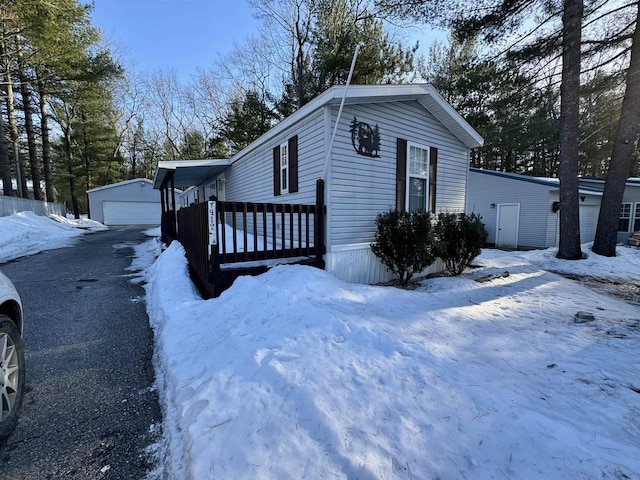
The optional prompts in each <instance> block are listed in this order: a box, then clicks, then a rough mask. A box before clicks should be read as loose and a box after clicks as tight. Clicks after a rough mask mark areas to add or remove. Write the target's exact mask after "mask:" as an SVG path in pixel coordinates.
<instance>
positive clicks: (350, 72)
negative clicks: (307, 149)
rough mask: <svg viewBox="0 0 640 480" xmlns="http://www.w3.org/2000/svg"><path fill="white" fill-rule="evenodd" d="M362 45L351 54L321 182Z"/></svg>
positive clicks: (325, 175) (324, 177)
mask: <svg viewBox="0 0 640 480" xmlns="http://www.w3.org/2000/svg"><path fill="white" fill-rule="evenodd" d="M362 45H363V43H362V42H360V43H358V45H356V51H355V52H354V53H353V59H352V60H351V68H350V69H349V76H348V77H347V83H346V84H345V86H344V92H343V93H342V100H341V101H340V108H339V109H338V116H337V117H336V124H335V125H334V126H333V134H332V135H331V141H330V142H329V147H328V148H327V156H326V157H325V158H324V168H323V169H322V179H323V180H326V177H327V168H328V167H329V158H330V157H331V147H332V146H333V140H334V139H335V138H336V131H337V130H338V124H339V123H340V116H341V115H342V108H343V107H344V101H345V99H346V98H347V89H348V88H349V84H350V83H351V76H352V75H353V70H354V68H355V66H356V59H357V58H358V52H360V47H362Z"/></svg>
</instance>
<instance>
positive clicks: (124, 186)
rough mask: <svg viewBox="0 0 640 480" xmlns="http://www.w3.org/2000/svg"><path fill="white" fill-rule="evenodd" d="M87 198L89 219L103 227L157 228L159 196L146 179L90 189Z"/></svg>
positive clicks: (159, 207)
mask: <svg viewBox="0 0 640 480" xmlns="http://www.w3.org/2000/svg"><path fill="white" fill-rule="evenodd" d="M87 196H88V197H89V216H90V218H91V219H93V220H96V221H98V222H101V223H104V224H105V225H160V215H161V213H162V208H161V203H160V195H159V194H158V192H157V191H156V190H154V189H153V182H152V181H151V180H148V179H146V178H136V179H134V180H127V181H124V182H119V183H112V184H111V185H105V186H103V187H98V188H93V189H91V190H87Z"/></svg>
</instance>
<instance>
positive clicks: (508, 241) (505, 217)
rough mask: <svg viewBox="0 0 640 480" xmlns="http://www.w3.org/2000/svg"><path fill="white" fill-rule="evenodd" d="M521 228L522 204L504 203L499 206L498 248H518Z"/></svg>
mask: <svg viewBox="0 0 640 480" xmlns="http://www.w3.org/2000/svg"><path fill="white" fill-rule="evenodd" d="M519 228H520V204H519V203H502V204H500V205H498V221H497V229H498V231H497V232H496V247H498V248H517V247H518V229H519Z"/></svg>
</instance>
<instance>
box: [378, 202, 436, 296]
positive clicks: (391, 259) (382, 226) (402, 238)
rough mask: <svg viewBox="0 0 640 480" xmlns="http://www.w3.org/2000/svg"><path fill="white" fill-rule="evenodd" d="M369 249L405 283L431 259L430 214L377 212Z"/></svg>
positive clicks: (392, 211)
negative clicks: (374, 231) (373, 239)
mask: <svg viewBox="0 0 640 480" xmlns="http://www.w3.org/2000/svg"><path fill="white" fill-rule="evenodd" d="M376 227H377V231H376V234H375V243H373V244H372V245H371V250H373V253H374V254H375V255H376V257H378V258H379V259H380V260H381V261H382V263H383V264H384V265H385V266H386V267H387V268H388V269H389V270H390V271H391V272H393V274H394V275H395V276H396V277H397V279H398V281H399V282H400V284H401V285H406V284H407V283H409V280H411V277H413V275H415V274H416V273H420V272H421V271H422V270H424V269H425V268H427V267H428V266H429V265H431V264H432V263H433V262H434V261H435V256H434V252H433V249H434V242H433V233H432V226H431V214H430V213H428V212H425V211H418V212H400V211H398V210H390V211H388V212H385V213H380V214H378V216H377V218H376Z"/></svg>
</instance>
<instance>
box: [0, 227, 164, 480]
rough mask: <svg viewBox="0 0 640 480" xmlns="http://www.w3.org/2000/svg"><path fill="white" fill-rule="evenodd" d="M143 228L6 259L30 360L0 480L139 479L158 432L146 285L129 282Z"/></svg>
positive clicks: (0, 459) (3, 449)
mask: <svg viewBox="0 0 640 480" xmlns="http://www.w3.org/2000/svg"><path fill="white" fill-rule="evenodd" d="M146 239H147V238H146V237H144V235H142V229H120V230H109V231H106V232H99V233H92V234H87V235H85V236H83V237H81V238H80V239H79V240H78V241H77V243H76V245H75V246H73V247H70V248H62V249H57V250H51V251H48V252H43V253H40V254H38V255H34V256H31V257H23V258H20V259H18V260H15V261H13V262H10V263H6V264H3V265H0V268H1V269H2V271H3V273H5V274H6V275H7V276H8V277H9V278H11V280H12V281H13V282H14V284H15V286H16V288H17V290H18V292H19V293H20V296H21V297H22V301H23V304H24V311H25V332H24V342H25V356H26V364H27V374H26V387H27V392H26V395H25V399H24V403H23V409H22V412H21V417H20V421H19V424H18V427H17V429H16V431H15V432H14V433H13V435H12V436H11V437H10V438H9V439H8V441H7V443H6V445H4V446H0V479H5V478H6V479H22V480H29V479H92V480H95V479H142V478H144V477H145V473H146V472H147V471H148V469H149V468H150V467H151V466H152V465H151V464H150V459H149V455H148V453H147V452H146V450H147V447H149V445H151V444H153V443H154V442H156V441H157V439H158V437H159V435H160V424H161V413H160V408H159V406H158V396H157V392H156V391H155V390H154V389H153V385H154V371H153V366H152V361H151V359H152V353H153V337H152V332H151V329H150V328H149V321H148V318H147V314H146V309H145V300H144V289H143V288H142V287H141V286H140V285H136V284H133V283H131V282H130V278H129V275H131V273H132V272H130V271H127V270H126V268H127V267H128V266H129V265H130V264H131V257H132V255H133V250H132V248H131V246H132V245H134V244H138V243H142V242H144V241H145V240H146Z"/></svg>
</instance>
